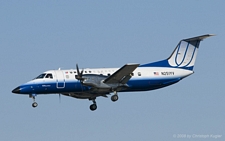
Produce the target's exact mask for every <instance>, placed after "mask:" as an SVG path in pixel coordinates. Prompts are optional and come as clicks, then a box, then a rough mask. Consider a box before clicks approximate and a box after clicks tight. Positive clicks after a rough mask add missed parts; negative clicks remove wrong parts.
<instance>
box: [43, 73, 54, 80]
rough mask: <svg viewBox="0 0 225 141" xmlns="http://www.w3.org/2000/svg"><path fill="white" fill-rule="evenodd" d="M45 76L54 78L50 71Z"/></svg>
mask: <svg viewBox="0 0 225 141" xmlns="http://www.w3.org/2000/svg"><path fill="white" fill-rule="evenodd" d="M45 78H51V79H52V78H53V76H52V74H51V73H48V74H47V75H46V76H45Z"/></svg>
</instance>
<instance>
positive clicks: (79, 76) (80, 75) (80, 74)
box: [75, 64, 84, 81]
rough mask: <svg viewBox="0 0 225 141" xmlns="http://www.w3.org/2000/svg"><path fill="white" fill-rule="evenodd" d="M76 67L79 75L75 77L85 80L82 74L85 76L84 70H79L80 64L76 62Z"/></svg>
mask: <svg viewBox="0 0 225 141" xmlns="http://www.w3.org/2000/svg"><path fill="white" fill-rule="evenodd" d="M76 68H77V75H76V76H75V77H76V79H77V80H80V81H82V80H83V78H82V76H83V72H84V70H82V71H81V72H80V71H79V67H78V64H76Z"/></svg>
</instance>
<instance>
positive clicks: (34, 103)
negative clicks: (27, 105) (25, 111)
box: [29, 94, 38, 108]
mask: <svg viewBox="0 0 225 141" xmlns="http://www.w3.org/2000/svg"><path fill="white" fill-rule="evenodd" d="M35 96H36V95H33V94H32V95H29V97H30V98H32V99H33V103H32V107H33V108H35V107H37V106H38V104H37V102H35Z"/></svg>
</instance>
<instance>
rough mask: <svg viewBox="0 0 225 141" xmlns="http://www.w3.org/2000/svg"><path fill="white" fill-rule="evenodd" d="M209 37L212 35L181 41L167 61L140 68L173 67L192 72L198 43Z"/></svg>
mask: <svg viewBox="0 0 225 141" xmlns="http://www.w3.org/2000/svg"><path fill="white" fill-rule="evenodd" d="M210 36H213V35H212V34H206V35H202V36H197V37H193V38H189V39H183V40H181V41H180V42H179V43H178V45H177V47H176V48H175V50H174V51H173V53H172V54H171V56H170V57H169V58H168V59H166V60H162V61H159V62H154V63H150V64H145V65H141V66H140V67H148V66H152V67H174V68H182V69H188V70H193V68H194V64H195V60H196V56H197V52H198V49H199V45H200V42H201V41H202V40H203V39H205V38H207V37H210Z"/></svg>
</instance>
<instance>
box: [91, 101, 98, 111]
mask: <svg viewBox="0 0 225 141" xmlns="http://www.w3.org/2000/svg"><path fill="white" fill-rule="evenodd" d="M92 102H93V104H91V105H90V110H91V111H94V110H96V109H97V104H96V101H95V99H92Z"/></svg>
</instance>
